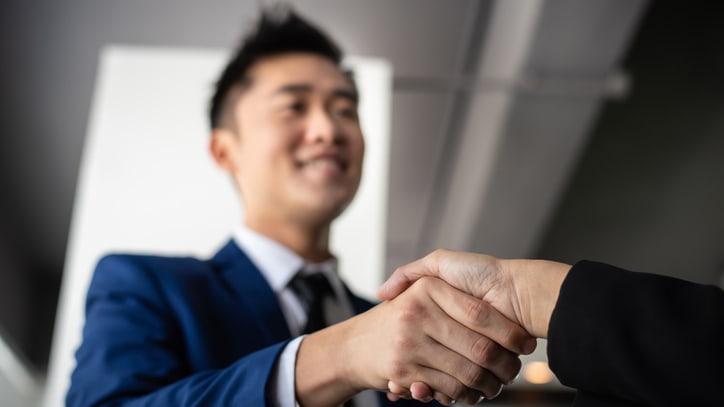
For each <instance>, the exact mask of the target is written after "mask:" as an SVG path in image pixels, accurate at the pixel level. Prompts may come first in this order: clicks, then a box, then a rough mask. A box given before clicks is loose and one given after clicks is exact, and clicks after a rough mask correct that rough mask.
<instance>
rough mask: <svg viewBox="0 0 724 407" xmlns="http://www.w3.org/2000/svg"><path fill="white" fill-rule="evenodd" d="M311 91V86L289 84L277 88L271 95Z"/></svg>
mask: <svg viewBox="0 0 724 407" xmlns="http://www.w3.org/2000/svg"><path fill="white" fill-rule="evenodd" d="M311 91H312V85H308V84H305V83H290V84H288V85H283V86H281V87H279V88H278V89H277V90H275V91H274V93H272V95H274V96H276V95H280V94H284V93H307V92H311Z"/></svg>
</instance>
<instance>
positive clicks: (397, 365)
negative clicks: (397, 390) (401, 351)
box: [388, 360, 411, 383]
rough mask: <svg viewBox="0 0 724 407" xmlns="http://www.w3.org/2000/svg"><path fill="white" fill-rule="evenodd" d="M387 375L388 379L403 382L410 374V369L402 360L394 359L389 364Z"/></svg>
mask: <svg viewBox="0 0 724 407" xmlns="http://www.w3.org/2000/svg"><path fill="white" fill-rule="evenodd" d="M388 375H389V378H390V380H391V381H393V382H395V383H405V382H406V381H407V378H408V377H410V375H411V369H410V367H409V366H408V365H407V364H406V363H403V362H402V361H399V360H398V361H394V362H392V363H391V364H390V368H389V372H388Z"/></svg>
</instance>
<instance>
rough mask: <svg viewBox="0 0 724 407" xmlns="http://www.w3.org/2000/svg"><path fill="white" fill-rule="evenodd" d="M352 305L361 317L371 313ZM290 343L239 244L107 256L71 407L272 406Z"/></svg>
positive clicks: (96, 279) (93, 296) (92, 298)
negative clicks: (191, 253)
mask: <svg viewBox="0 0 724 407" xmlns="http://www.w3.org/2000/svg"><path fill="white" fill-rule="evenodd" d="M350 298H351V299H352V302H353V307H354V309H355V311H356V312H357V313H361V312H364V311H366V310H367V309H369V308H371V307H372V304H371V303H369V302H367V301H365V300H363V299H361V298H359V297H357V296H354V295H350ZM290 339H292V337H291V334H290V332H289V328H288V326H287V322H286V320H285V318H284V315H283V314H282V310H281V308H280V306H279V303H278V301H277V298H276V295H275V294H274V292H273V291H272V289H271V287H269V285H268V283H267V282H266V280H265V279H264V277H263V276H262V275H261V273H260V272H259V270H258V269H257V268H256V267H255V266H254V265H253V264H252V262H251V261H250V260H249V259H248V257H247V256H246V255H245V254H244V253H243V252H242V250H241V249H239V247H238V246H237V245H236V244H235V243H234V242H233V241H229V242H228V243H227V244H226V245H225V246H224V247H223V248H222V249H221V250H220V251H219V252H218V253H217V254H216V255H215V256H214V257H213V258H211V259H210V260H199V259H195V258H190V257H184V258H181V257H159V256H139V255H109V256H106V257H104V258H103V259H102V260H101V261H100V262H99V263H98V266H97V268H96V270H95V274H94V276H93V280H92V282H91V285H90V288H89V290H88V297H87V303H86V322H85V327H84V330H83V343H82V344H81V346H80V348H79V349H78V351H77V353H76V359H77V367H76V369H75V371H74V372H73V375H72V378H71V386H70V390H69V391H68V395H67V399H66V402H67V405H69V406H91V405H93V406H96V405H134V406H182V405H183V406H186V405H204V406H266V405H269V400H268V398H267V394H266V388H267V385H268V382H269V377H270V374H271V373H272V370H273V367H274V365H275V362H276V360H277V358H278V356H279V354H280V353H281V351H282V350H283V348H284V346H285V345H286V344H287V342H288V341H289V340H290ZM380 402H381V405H395V406H404V405H417V403H411V402H407V401H404V400H403V401H400V402H397V403H390V402H389V401H387V399H386V398H385V397H384V395H382V394H381V393H380Z"/></svg>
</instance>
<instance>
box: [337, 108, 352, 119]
mask: <svg viewBox="0 0 724 407" xmlns="http://www.w3.org/2000/svg"><path fill="white" fill-rule="evenodd" d="M334 114H335V115H336V116H338V117H343V118H345V119H356V118H357V109H354V108H351V107H348V108H339V109H335V110H334Z"/></svg>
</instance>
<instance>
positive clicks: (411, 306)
mask: <svg viewBox="0 0 724 407" xmlns="http://www.w3.org/2000/svg"><path fill="white" fill-rule="evenodd" d="M426 314H427V311H426V309H425V307H424V306H423V305H422V304H421V303H419V302H417V301H405V302H404V303H401V304H400V305H399V306H398V307H397V309H396V313H395V318H396V319H397V320H398V322H399V323H400V324H402V326H407V325H410V324H415V323H416V322H418V321H419V320H420V319H422V318H424V316H425V315H426Z"/></svg>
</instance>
